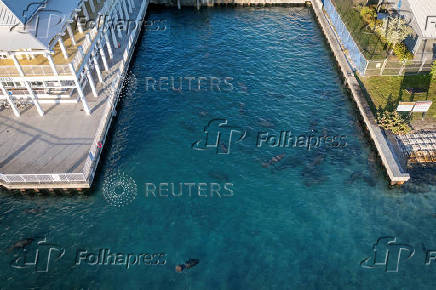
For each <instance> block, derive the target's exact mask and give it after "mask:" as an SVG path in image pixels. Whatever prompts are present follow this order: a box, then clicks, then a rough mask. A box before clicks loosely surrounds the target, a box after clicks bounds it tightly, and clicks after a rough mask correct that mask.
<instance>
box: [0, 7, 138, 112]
mask: <svg viewBox="0 0 436 290" xmlns="http://www.w3.org/2000/svg"><path fill="white" fill-rule="evenodd" d="M134 8H135V3H134V1H133V0H0V109H1V108H2V106H3V108H4V107H10V108H11V109H12V111H13V112H14V114H15V115H16V116H17V117H19V116H20V112H19V110H18V108H17V107H18V106H19V105H20V104H21V103H32V104H34V105H35V106H36V107H37V110H38V113H39V114H40V115H41V116H43V115H44V111H43V109H42V108H41V106H40V105H39V104H40V103H50V102H53V103H61V104H62V103H72V102H79V101H80V102H82V104H83V109H84V111H85V112H86V113H87V114H90V110H89V107H88V104H87V101H86V97H85V93H84V89H85V87H86V86H89V89H90V90H91V91H92V93H93V95H94V96H95V97H97V90H96V83H97V82H102V81H103V79H102V71H104V70H109V69H110V59H112V57H113V54H114V53H115V51H116V49H117V48H118V47H119V46H120V44H119V43H118V39H120V38H121V37H122V36H123V33H125V30H126V29H125V28H126V27H128V26H129V25H130V24H131V23H130V21H129V22H127V21H126V20H129V19H130V17H129V15H130V14H131V13H132V11H133V9H134ZM130 30H131V29H130ZM127 32H129V29H127Z"/></svg>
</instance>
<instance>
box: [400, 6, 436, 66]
mask: <svg viewBox="0 0 436 290" xmlns="http://www.w3.org/2000/svg"><path fill="white" fill-rule="evenodd" d="M404 1H405V2H406V3H405V5H406V7H407V6H408V8H409V9H410V11H411V12H412V14H413V21H412V23H411V24H412V28H413V29H414V31H415V34H414V35H413V37H412V39H411V40H412V41H410V39H409V41H406V44H407V45H408V46H409V49H411V50H412V51H413V53H414V54H415V58H417V59H420V60H421V59H423V58H426V59H436V0H404Z"/></svg>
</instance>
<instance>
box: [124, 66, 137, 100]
mask: <svg viewBox="0 0 436 290" xmlns="http://www.w3.org/2000/svg"><path fill="white" fill-rule="evenodd" d="M137 88H138V82H137V79H136V76H135V74H134V73H132V72H128V73H127V74H126V76H125V77H124V80H123V89H122V91H121V94H120V97H121V98H123V97H129V96H132V95H133V94H134V93H135V92H136V89H137Z"/></svg>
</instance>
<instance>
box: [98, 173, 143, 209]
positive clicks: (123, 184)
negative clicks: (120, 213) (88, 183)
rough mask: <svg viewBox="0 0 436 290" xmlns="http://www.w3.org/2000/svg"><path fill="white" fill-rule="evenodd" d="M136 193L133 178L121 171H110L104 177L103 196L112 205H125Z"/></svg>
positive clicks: (133, 198)
mask: <svg viewBox="0 0 436 290" xmlns="http://www.w3.org/2000/svg"><path fill="white" fill-rule="evenodd" d="M137 194H138V188H137V186H136V182H135V180H134V179H133V178H132V177H130V176H128V175H126V174H124V173H122V172H112V173H110V174H109V175H108V176H106V177H105V179H104V183H103V197H104V199H105V200H106V201H107V202H108V203H109V204H110V205H112V206H116V207H122V206H126V205H128V204H130V203H131V202H132V201H133V200H135V198H136V196H137Z"/></svg>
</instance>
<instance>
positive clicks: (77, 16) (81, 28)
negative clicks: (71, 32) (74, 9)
mask: <svg viewBox="0 0 436 290" xmlns="http://www.w3.org/2000/svg"><path fill="white" fill-rule="evenodd" d="M76 23H77V30H79V32H80V33H83V26H82V21H81V19H80V17H79V15H78V14H76Z"/></svg>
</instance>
